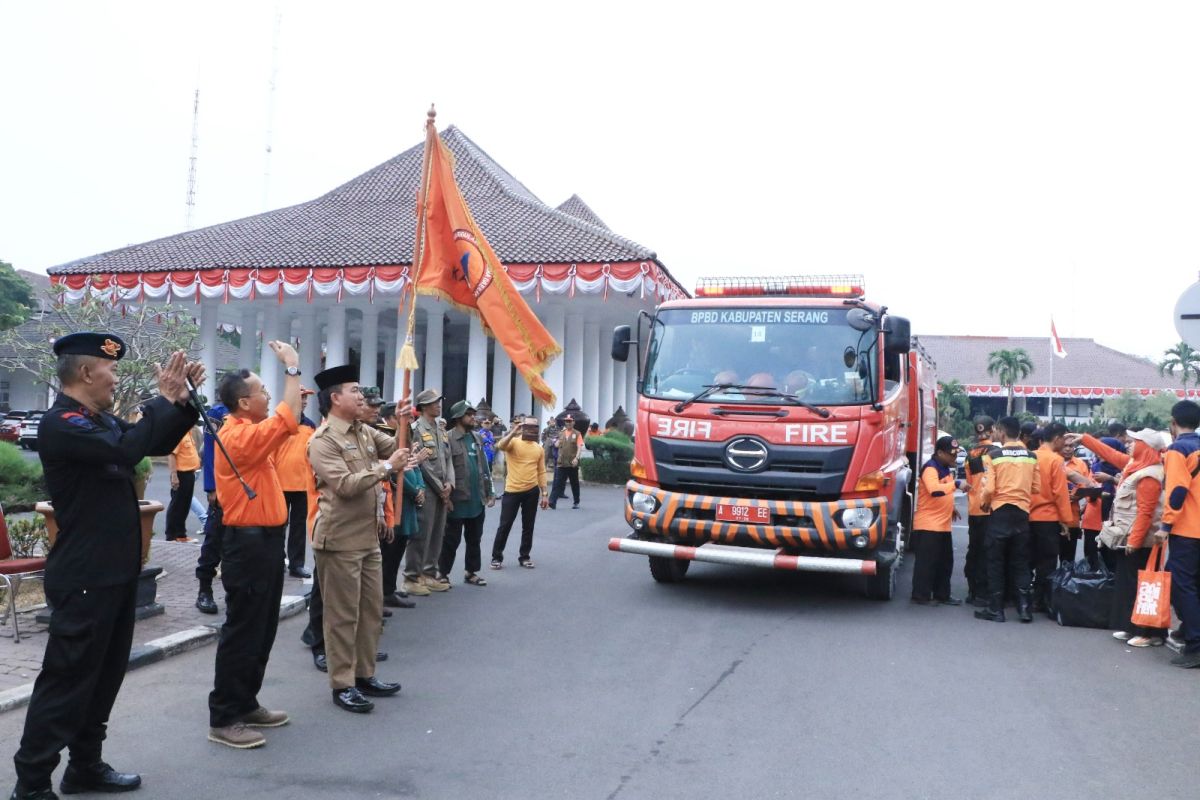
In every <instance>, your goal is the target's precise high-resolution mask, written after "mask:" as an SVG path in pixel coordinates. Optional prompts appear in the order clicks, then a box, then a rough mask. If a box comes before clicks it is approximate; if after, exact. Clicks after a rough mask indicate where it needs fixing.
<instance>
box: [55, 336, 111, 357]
mask: <svg viewBox="0 0 1200 800" xmlns="http://www.w3.org/2000/svg"><path fill="white" fill-rule="evenodd" d="M128 349H129V348H128V347H126V346H125V341H124V340H123V339H122V338H121V337H120V336H117V335H116V334H115V333H92V332H90V331H85V332H81V333H69V334H67V335H66V336H62V337H59V338H58V339H56V340H55V341H54V355H56V356H95V357H96V358H107V359H109V360H110V361H120V360H121V357H122V356H124V355H125V353H126V351H127V350H128Z"/></svg>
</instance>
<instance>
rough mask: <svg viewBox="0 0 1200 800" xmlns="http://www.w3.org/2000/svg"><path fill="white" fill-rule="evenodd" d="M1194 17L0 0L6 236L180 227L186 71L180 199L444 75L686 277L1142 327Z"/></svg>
mask: <svg viewBox="0 0 1200 800" xmlns="http://www.w3.org/2000/svg"><path fill="white" fill-rule="evenodd" d="M655 5H658V6H661V8H658V9H656V8H654V7H652V6H655ZM277 10H281V11H282V15H281V17H282V22H281V24H280V26H279V36H278V59H277V62H276V63H277V78H276V87H277V88H276V91H275V93H274V115H273V123H272V125H271V127H272V135H271V138H270V143H271V148H272V156H271V159H270V180H269V184H268V182H267V181H266V180H265V172H266V162H267V159H266V156H265V149H266V144H267V139H268V136H267V130H268V118H269V116H270V115H269V113H268V109H269V107H270V100H269V98H270V96H271V95H270V93H269V91H268V86H269V83H270V80H271V74H272V63H273V59H272V42H273V40H274V36H273V32H274V30H275V24H276V13H277ZM1198 31H1200V4H1198V3H1194V2H1182V3H1159V2H1156V3H1153V4H1149V3H1129V2H1096V1H1095V0H1091V1H1090V2H1078V3H1069V2H1050V1H1049V0H1040V2H1009V3H977V2H966V1H965V0H955V1H954V2H944V3H933V2H894V1H891V2H879V3H867V2H794V3H790V4H788V3H778V2H773V3H758V2H746V1H743V2H738V3H728V2H726V3H720V4H713V5H711V6H709V5H706V4H703V3H693V4H688V5H677V4H669V5H668V4H650V3H646V2H644V0H643V1H642V2H613V1H612V0H610V2H606V3H599V4H598V3H588V4H571V3H562V2H552V3H523V2H508V3H495V2H491V3H474V2H463V1H461V0H460V2H456V3H444V2H441V3H396V2H390V3H383V2H380V3H355V2H340V3H336V4H331V3H328V2H323V3H315V2H314V3H301V2H287V3H273V2H252V1H251V0H239V2H211V1H210V2H204V3H200V2H191V3H187V4H184V3H170V2H161V0H160V1H159V2H153V3H133V2H125V3H96V2H86V3H84V2H76V3H71V2H54V3H32V2H20V1H19V0H0V59H2V60H3V63H2V64H0V118H2V119H3V122H2V123H0V260H6V261H10V262H12V263H13V264H14V265H16V266H17V267H19V268H24V269H30V270H34V271H44V270H45V269H46V268H47V267H50V266H53V265H55V264H59V263H62V262H65V261H69V260H72V259H75V258H80V257H83V256H87V255H90V254H93V253H97V252H101V251H104V250H109V249H112V248H115V247H120V246H123V245H126V244H131V243H136V242H141V241H145V240H148V239H153V238H157V237H160V236H166V235H170V234H173V233H177V232H179V231H181V230H182V229H183V227H184V220H185V211H186V209H185V196H186V190H187V172H188V155H189V151H190V146H191V129H192V98H193V92H194V90H195V89H196V88H197V87H199V89H200V92H201V94H200V116H199V143H200V144H199V164H198V179H197V187H196V206H195V217H194V226H195V227H199V226H202V225H208V224H214V223H218V222H223V221H226V220H229V219H234V218H237V217H241V216H245V215H248V214H253V213H257V212H259V211H262V210H264V209H265V208H276V207H279V206H284V205H290V204H293V203H297V202H302V201H305V200H309V199H311V198H313V197H316V196H318V195H320V194H322V193H324V192H326V191H328V190H329V189H331V188H333V187H335V186H337V185H339V184H341V183H343V182H345V181H347V180H349V179H350V178H353V177H354V176H356V175H358V174H360V173H362V172H364V171H366V170H367V169H370V168H371V167H373V166H375V165H376V164H378V163H380V162H382V161H384V160H386V159H388V158H390V157H391V156H393V155H395V154H397V153H399V152H401V151H402V150H405V149H407V148H409V147H411V146H413V145H415V144H417V143H418V142H419V141H420V140H421V136H422V125H423V122H424V117H425V110H426V108H427V107H428V106H429V103H430V102H431V101H436V103H437V107H438V111H439V115H438V122H439V127H444V126H445V125H448V124H451V123H453V124H455V125H457V126H458V127H459V128H461V129H462V130H463V131H464V132H465V133H466V134H467V135H468V136H469V137H471V138H472V139H473V140H474V141H475V142H476V143H477V144H479V145H480V146H481V147H482V148H483V149H484V150H486V151H487V152H488V153H489V154H490V155H491V156H492V157H493V158H495V159H496V160H497V161H498V162H499V163H500V164H501V165H502V166H504V167H505V168H507V169H508V170H509V171H511V172H512V173H513V174H514V175H515V176H516V177H517V178H518V179H520V180H521V181H522V182H523V183H524V184H525V185H526V186H527V187H528V188H529V189H530V190H531V191H533V192H534V193H535V194H536V195H538V197H540V198H541V199H542V200H543V201H545V202H546V203H548V204H550V205H552V206H553V205H557V204H559V203H561V202H562V201H563V200H565V199H566V198H567V197H569V196H570V195H571V194H572V193H578V194H579V195H580V196H581V197H582V198H583V199H584V200H585V201H586V202H587V203H588V204H589V205H590V206H591V207H592V208H593V209H594V210H595V211H596V213H597V214H599V216H600V217H601V218H603V219H604V220H605V222H607V223H608V225H609V226H610V227H611V228H612V229H613V230H615V231H616V232H618V233H620V234H622V235H625V236H628V237H629V238H631V239H634V240H636V241H638V242H640V243H642V244H644V245H646V246H648V247H650V248H652V249H654V250H655V251H656V252H657V253H658V256H659V258H660V260H661V261H662V262H663V263H664V264H666V266H667V267H668V268H669V269H670V270H671V272H672V273H673V274H674V275H675V276H676V277H677V278H678V279H679V280H680V281H681V282H682V283H683V284H684V285H685V286H687V287H688V288H691V287H692V285H693V284H694V282H695V279H696V278H697V277H699V276H708V275H730V274H741V275H753V274H772V275H779V274H788V273H824V272H836V273H841V272H850V273H863V274H865V275H866V279H867V287H868V294H869V296H871V297H872V298H874V299H876V300H878V301H880V302H883V303H886V304H888V305H889V306H890V307H891V308H892V310H893V311H895V312H897V313H902V314H907V315H908V316H910V317H911V318H912V320H913V328H914V330H915V331H916V332H918V333H922V332H924V333H937V334H965V333H974V334H994V335H1005V334H1008V335H1026V336H1041V335H1045V334H1046V333H1047V332H1048V329H1049V322H1050V317H1051V315H1052V314H1053V316H1054V318H1055V320H1056V322H1057V325H1058V331H1059V334H1060V335H1061V336H1063V337H1076V336H1082V337H1094V338H1096V339H1099V340H1100V341H1101V342H1103V343H1105V344H1109V345H1111V346H1114V347H1117V348H1119V349H1122V350H1125V351H1128V352H1134V353H1139V354H1144V355H1151V356H1157V355H1158V354H1160V353H1161V351H1162V350H1163V349H1164V348H1166V347H1168V346H1170V345H1171V344H1173V343H1174V342H1175V341H1176V340H1177V338H1178V337H1177V336H1176V334H1175V332H1174V326H1173V324H1172V321H1171V317H1172V309H1173V307H1174V303H1175V299H1176V297H1177V296H1178V295H1179V293H1180V291H1182V290H1183V289H1184V288H1185V287H1186V286H1188V285H1189V284H1191V283H1193V282H1195V281H1196V279H1197V272H1198V270H1200V251H1198V247H1197V235H1198V233H1200V226H1198V225H1197V220H1198V219H1200V191H1198V189H1200V104H1198V103H1197V102H1196V97H1197V82H1198V79H1200V47H1197V44H1196V37H1197V32H1198Z"/></svg>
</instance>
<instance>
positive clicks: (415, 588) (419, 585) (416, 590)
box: [404, 578, 430, 597]
mask: <svg viewBox="0 0 1200 800" xmlns="http://www.w3.org/2000/svg"><path fill="white" fill-rule="evenodd" d="M404 591H406V592H408V593H409V594H411V595H413V596H415V597H425V596H427V595H428V594H430V592H429V590H428V589H426V588H425V582H424V581H422V580H421V579H420V578H417V579H416V580H413V579H411V578H405V579H404Z"/></svg>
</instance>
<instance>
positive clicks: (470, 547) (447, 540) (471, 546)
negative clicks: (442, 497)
mask: <svg viewBox="0 0 1200 800" xmlns="http://www.w3.org/2000/svg"><path fill="white" fill-rule="evenodd" d="M484 516H485V513H484V512H480V513H479V516H477V517H472V518H471V519H454V518H453V517H447V518H446V535H445V536H443V537H442V553H441V555H440V556H438V571H439V572H440V573H442V574H443V575H449V574H450V570H452V569H454V559H455V557H456V556H457V555H458V543H459V542H461V541H462V540H463V539H464V538H465V539H466V540H467V547H466V552H465V553H464V554H463V560H464V561H465V562H466V564H465V566H466V570H467V572H479V570H480V568H481V567H482V566H483V556H482V555H481V554H480V543H481V542H483V518H484ZM385 596H386V595H385Z"/></svg>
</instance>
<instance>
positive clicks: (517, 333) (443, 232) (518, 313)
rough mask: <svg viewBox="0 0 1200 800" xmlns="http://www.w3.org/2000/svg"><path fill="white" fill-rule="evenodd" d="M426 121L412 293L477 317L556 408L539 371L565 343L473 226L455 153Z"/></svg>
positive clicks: (545, 400)
mask: <svg viewBox="0 0 1200 800" xmlns="http://www.w3.org/2000/svg"><path fill="white" fill-rule="evenodd" d="M429 127H430V129H431V134H430V136H429V137H428V145H429V146H428V148H427V158H428V163H427V164H425V165H423V166H424V167H425V170H426V172H425V175H426V177H427V183H426V184H425V187H424V191H423V192H422V197H421V198H420V201H419V204H420V205H419V207H418V225H419V227H421V231H420V233H419V234H418V235H419V236H420V237H421V239H420V240H419V244H418V246H420V244H423V245H424V247H423V248H422V249H423V254H422V257H421V259H420V260H421V262H422V264H421V267H420V274H419V275H418V276H417V278H416V287H417V292H418V293H420V294H426V295H434V296H436V297H440V298H441V299H442V300H444V301H446V302H448V303H450V304H451V305H453V306H455V307H457V308H458V309H460V310H462V311H465V312H467V313H468V314H476V315H478V316H479V321H480V322H481V323H482V325H483V330H484V332H485V333H487V334H488V335H489V336H494V337H495V339H496V343H497V344H499V345H500V346H502V347H503V348H504V351H505V352H506V353H508V355H509V358H511V359H512V363H513V364H514V365H515V366H516V368H517V370H518V371H519V372H520V374H521V377H522V378H524V379H525V382H526V383H527V384H528V385H529V388H530V389H532V390H533V394H534V396H535V397H537V398H538V399H539V400H541V401H542V402H543V403H544V404H546V406H547V407H548V408H555V407H556V403H557V398H556V397H555V395H554V390H553V389H551V388H550V386H549V385H548V384H547V383H546V381H545V380H543V379H542V372H544V371H545V369H546V367H547V366H548V365H549V364H550V362H551V361H552V360H553V359H554V358H555V357H557V356H558V355H559V354H560V353H561V352H562V348H561V347H559V344H558V342H556V341H555V340H554V337H553V336H551V335H550V333H549V332H548V331H547V330H546V328H545V327H543V325H542V323H541V321H540V320H538V318H537V315H536V314H534V313H533V311H532V310H531V309H530V308H529V306H528V305H526V304H525V300H524V299H523V298H522V297H521V295H520V293H519V292H518V291H517V289H516V287H515V286H513V285H512V281H510V280H509V277H508V273H506V272H505V271H504V267H503V265H502V264H501V263H500V259H499V258H497V257H496V253H495V252H494V251H493V250H492V247H491V245H489V244H488V241H487V239H485V238H484V236H483V231H481V230H480V229H479V226H478V225H477V224H475V220H474V218H473V217H472V216H471V210H470V209H469V208H468V207H467V203H466V200H464V199H463V196H462V193H461V192H460V191H459V189H458V184H457V183H456V182H455V180H454V155H453V154H452V153H451V152H450V148H448V147H446V144H445V142H443V141H442V139H441V137H439V136H438V135H437V133H436V131H432V124H430V126H429ZM422 222H423V223H424V225H423V227H422V226H420V223H422Z"/></svg>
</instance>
